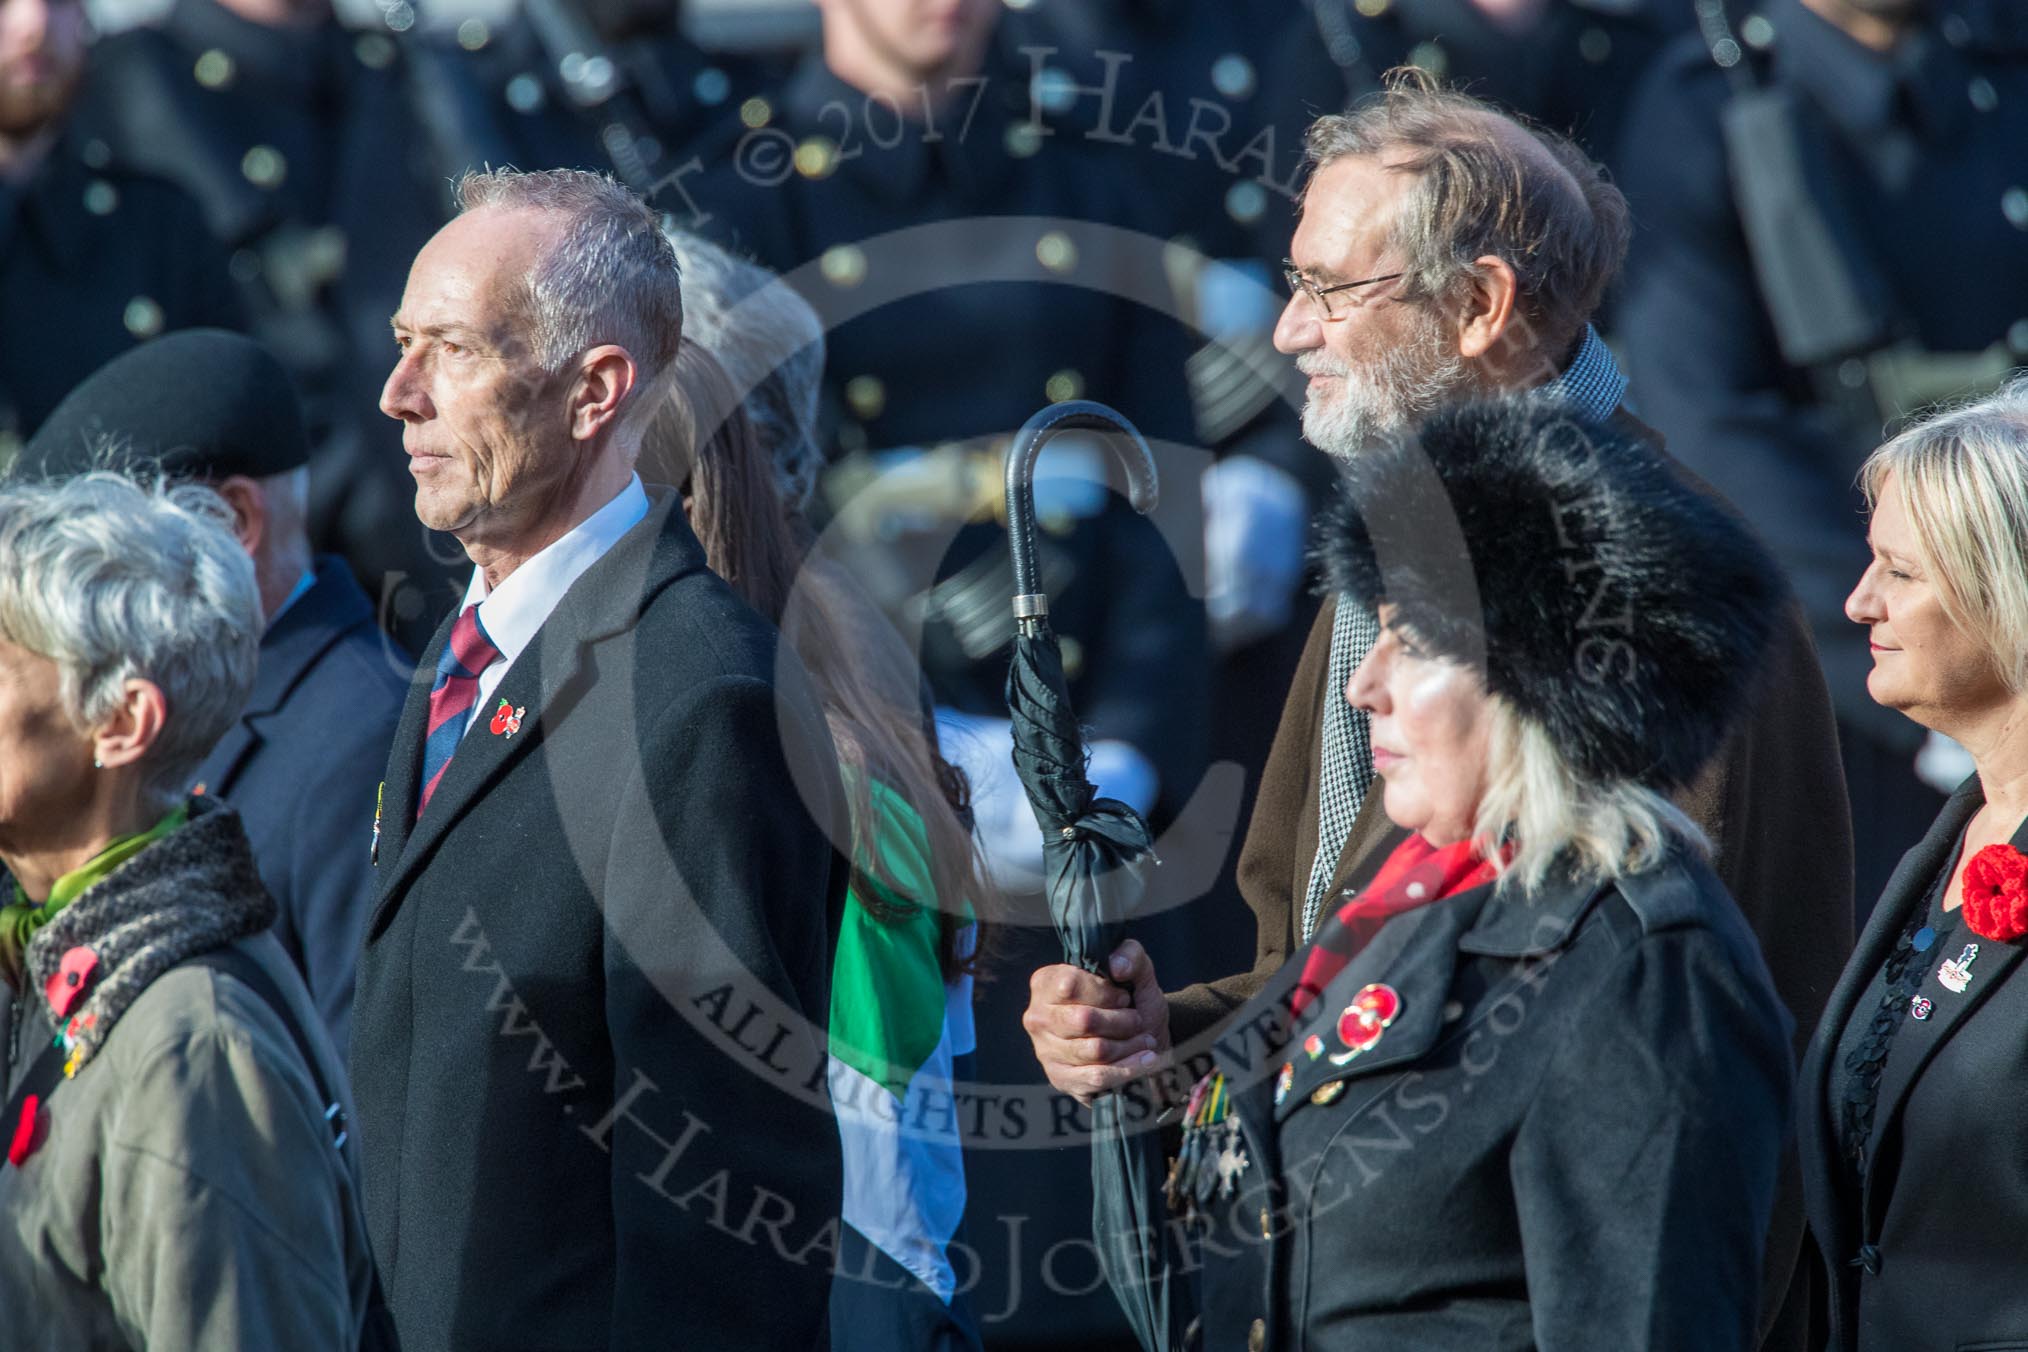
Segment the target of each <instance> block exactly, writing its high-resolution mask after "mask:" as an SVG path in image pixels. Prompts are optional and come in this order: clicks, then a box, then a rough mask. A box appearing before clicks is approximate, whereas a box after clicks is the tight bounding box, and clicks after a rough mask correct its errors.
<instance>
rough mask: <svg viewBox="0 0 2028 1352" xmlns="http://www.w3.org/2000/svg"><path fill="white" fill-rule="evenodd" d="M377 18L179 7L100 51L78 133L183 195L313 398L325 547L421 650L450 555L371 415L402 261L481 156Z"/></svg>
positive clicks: (256, 1) (312, 8) (399, 21)
mask: <svg viewBox="0 0 2028 1352" xmlns="http://www.w3.org/2000/svg"><path fill="white" fill-rule="evenodd" d="M383 16H384V21H385V22H384V26H378V27H375V28H373V29H368V30H359V31H354V30H351V29H348V28H346V27H344V26H342V25H341V24H340V23H339V22H338V21H337V20H336V18H334V17H333V15H332V14H331V12H330V10H329V8H328V6H326V5H325V4H324V3H323V0H275V2H273V3H265V2H263V0H176V2H175V3H174V4H173V5H172V6H171V7H170V9H169V11H168V13H167V15H166V16H165V17H164V18H163V19H162V20H161V21H160V23H159V24H158V25H153V26H147V27H142V28H136V29H130V30H127V31H125V32H122V33H119V34H116V35H114V36H112V37H110V38H108V39H106V40H105V41H104V42H102V43H101V44H100V45H99V47H98V48H97V50H96V51H95V53H94V64H93V76H92V80H91V83H90V87H89V88H88V89H87V91H86V93H85V95H84V99H83V101H82V104H81V108H80V120H81V124H82V125H84V126H86V127H88V128H89V129H90V134H91V135H92V136H93V137H94V138H96V139H97V140H98V141H99V142H100V143H102V144H103V145H104V146H105V147H106V148H107V153H108V154H109V155H110V157H111V161H112V162H113V163H115V164H120V165H127V166H133V167H137V168H140V169H143V170H146V171H149V172H153V173H157V174H161V175H163V176H164V177H168V178H171V179H174V180H175V181H177V182H179V183H181V184H182V185H183V186H184V187H185V188H187V189H188V190H189V191H190V192H191V194H192V195H193V196H195V197H196V198H197V199H198V201H199V202H200V203H201V204H202V206H203V208H204V212H205V216H206V218H207V220H208V221H209V223H210V226H211V229H212V232H213V233H214V234H215V235H216V236H217V237H218V238H219V239H220V240H222V241H224V242H225V243H226V244H227V245H228V246H229V247H230V248H232V249H233V250H234V253H233V257H232V269H233V275H234V279H235V280H236V281H237V282H238V283H239V284H240V286H241V288H242V291H243V294H244V295H245V296H246V297H247V300H248V306H249V309H250V310H251V311H252V318H253V322H254V326H255V330H256V332H257V333H258V335H259V336H260V337H261V339H262V340H263V341H264V342H265V343H266V344H267V345H268V346H269V347H270V348H271V349H272V350H273V351H274V352H275V353H276V354H277V355H278V356H280V357H281V358H282V359H283V361H284V362H285V363H287V364H288V366H289V367H290V369H291V370H292V371H293V372H294V373H295V375H296V377H297V380H298V382H299V384H300V385H301V388H302V390H303V396H304V400H305V404H306V411H307V413H308V415H309V418H310V425H311V434H312V436H313V437H314V438H315V439H316V442H317V444H318V452H317V462H318V463H317V474H316V476H315V477H316V485H317V488H316V493H317V496H316V499H315V500H314V501H313V503H312V530H313V532H314V534H315V537H316V539H317V541H318V544H319V545H320V547H323V548H328V549H333V550H335V551H336V552H338V553H341V554H343V555H344V556H345V557H346V558H347V559H348V560H349V561H350V562H351V563H352V565H353V567H354V568H355V570H357V572H358V573H359V575H360V578H361V580H362V581H363V582H365V583H366V584H367V589H368V591H369V593H370V594H372V595H374V596H375V598H376V600H377V601H378V602H379V603H380V605H381V609H382V613H383V615H384V616H385V617H386V618H387V619H388V620H389V621H390V622H396V623H397V627H404V626H405V628H406V630H407V631H408V632H410V633H411V634H417V633H419V634H420V635H421V636H427V634H428V624H427V621H428V619H429V617H430V616H432V615H434V614H435V613H436V612H437V610H438V609H439V608H440V606H439V604H438V603H439V602H446V603H447V602H448V600H450V599H452V598H451V594H450V592H449V591H448V590H447V589H446V587H445V582H446V579H447V578H448V571H447V569H448V567H449V563H448V562H447V561H451V560H455V559H456V558H457V553H456V550H455V549H454V548H445V547H437V546H436V545H435V544H433V541H432V540H431V538H430V537H429V536H428V535H427V534H426V533H425V532H423V531H421V530H420V529H419V528H418V527H417V526H416V525H415V524H414V522H413V520H412V516H413V513H412V512H411V510H410V499H411V495H412V492H413V485H412V483H411V482H410V479H409V475H408V471H407V464H406V461H405V460H404V458H403V456H402V453H401V445H400V438H399V437H398V436H397V435H396V434H395V431H394V429H392V428H391V427H390V426H389V425H388V423H387V420H386V419H385V418H383V417H381V416H380V415H379V413H378V412H377V410H376V402H377V400H378V398H379V389H380V381H381V377H382V376H383V375H384V374H385V369H386V365H387V361H388V353H389V352H390V351H391V348H390V343H391V341H392V340H391V339H390V338H389V336H388V328H387V320H388V316H389V315H391V314H393V313H394V310H395V307H396V306H397V305H398V304H399V302H400V298H401V288H402V285H403V282H404V281H405V280H406V277H407V269H408V263H409V260H410V259H411V258H413V257H414V256H415V253H416V251H417V249H419V248H420V247H421V245H422V243H423V241H425V240H426V239H428V238H429V236H430V235H431V233H432V232H433V231H434V230H435V229H436V227H437V226H438V225H440V224H441V223H442V222H443V221H444V220H445V219H446V215H447V212H448V207H449V197H448V194H449V191H450V186H449V185H450V181H451V179H452V178H454V177H455V175H456V174H458V173H459V172H460V171H462V170H463V169H464V168H465V167H466V166H467V164H468V163H470V162H472V161H474V160H476V159H478V158H482V157H483V155H484V153H485V150H484V146H483V143H481V144H479V145H477V146H474V145H468V144H466V143H465V141H464V139H463V137H464V133H465V132H466V131H467V130H468V128H467V127H466V125H465V123H463V122H462V121H461V120H460V119H459V118H457V117H455V116H453V115H451V114H452V112H453V111H454V109H453V108H452V106H450V105H447V104H446V103H445V102H444V101H443V99H442V98H441V97H439V95H440V92H441V91H440V90H438V88H437V86H436V85H435V84H434V83H433V82H432V80H431V71H430V69H429V68H427V67H426V66H419V65H418V64H417V63H415V62H412V61H411V60H409V59H408V56H407V53H406V51H405V46H406V42H405V39H404V38H403V36H402V33H401V31H400V30H403V29H406V28H407V27H408V26H410V25H411V24H413V23H414V21H415V14H414V11H413V9H411V8H410V6H409V5H408V4H406V3H392V4H390V5H389V6H386V7H384V9H383ZM404 583H405V584H408V585H407V588H404V587H403V585H402V584H404Z"/></svg>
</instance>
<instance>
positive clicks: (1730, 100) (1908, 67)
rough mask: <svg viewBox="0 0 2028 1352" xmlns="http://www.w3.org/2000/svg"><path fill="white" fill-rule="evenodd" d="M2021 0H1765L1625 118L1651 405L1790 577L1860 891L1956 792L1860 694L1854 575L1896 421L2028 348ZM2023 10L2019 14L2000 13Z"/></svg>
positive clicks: (1638, 346)
mask: <svg viewBox="0 0 2028 1352" xmlns="http://www.w3.org/2000/svg"><path fill="white" fill-rule="evenodd" d="M2010 11H2012V7H2010V6H2007V5H2004V4H1995V5H1991V6H1987V7H1983V8H1981V7H1975V6H1974V5H1970V4H1964V3H1951V4H1938V5H1936V6H1934V7H1932V6H1931V5H1929V4H1926V3H1923V0H1808V2H1807V3H1806V2H1805V0H1766V3H1765V4H1764V5H1763V6H1762V8H1761V10H1760V12H1759V13H1757V14H1754V15H1751V16H1741V17H1740V18H1739V19H1738V22H1737V24H1736V27H1734V26H1732V25H1729V24H1728V25H1724V26H1719V27H1714V28H1713V29H1712V31H1711V33H1710V35H1709V36H1710V39H1711V40H1710V41H1709V42H1708V43H1707V42H1705V41H1700V40H1699V39H1698V38H1697V37H1695V36H1693V37H1690V38H1687V39H1685V40H1684V41H1683V42H1681V43H1680V44H1679V45H1677V46H1675V47H1674V48H1672V49H1671V50H1670V51H1669V52H1668V53H1667V55H1666V56H1665V57H1664V59H1663V60H1662V62H1661V64H1660V65H1659V66H1658V68H1657V70H1656V73H1655V75H1654V78H1653V80H1652V81H1651V83H1650V84H1649V86H1648V89H1647V92H1646V94H1645V96H1644V97H1643V98H1642V100H1641V101H1640V102H1639V104H1638V105H1637V106H1636V108H1635V110H1634V113H1633V116H1632V119H1631V121H1630V123H1629V126H1628V138H1629V139H1628V143H1627V148H1626V153H1625V154H1624V155H1623V156H1622V160H1623V163H1624V165H1625V170H1624V174H1623V182H1624V184H1625V186H1626V189H1627V195H1628V197H1629V199H1630V200H1631V202H1632V206H1633V210H1634V214H1635V217H1636V219H1638V220H1639V221H1641V222H1642V225H1643V229H1642V230H1640V231H1638V232H1636V235H1635V238H1634V245H1633V251H1632V255H1631V259H1630V261H1629V264H1628V268H1627V282H1626V291H1625V295H1624V299H1623V304H1622V307H1621V311H1620V321H1621V329H1622V334H1623V336H1624V337H1625V339H1626V343H1627V349H1628V353H1629V356H1630V358H1631V362H1632V365H1633V369H1634V377H1635V380H1636V381H1637V382H1638V388H1639V389H1640V391H1641V415H1642V416H1643V417H1644V418H1646V419H1647V420H1648V421H1649V422H1651V423H1652V424H1654V426H1655V427H1657V428H1658V429H1660V431H1661V432H1662V433H1663V434H1664V435H1665V436H1666V437H1667V439H1668V445H1669V449H1670V451H1671V452H1673V453H1674V454H1675V455H1676V456H1678V457H1680V458H1681V459H1682V460H1683V461H1684V462H1685V463H1687V464H1688V465H1690V466H1691V467H1692V468H1693V469H1695V470H1696V471H1697V472H1698V473H1699V474H1702V475H1703V476H1705V477H1706V478H1708V479H1710V480H1711V481H1712V482H1713V483H1715V484H1716V485H1717V486H1718V487H1719V488H1720V489H1721V490H1722V491H1723V492H1724V493H1725V495H1726V496H1727V497H1728V498H1730V499H1731V500H1732V501H1733V502H1735V503H1738V504H1739V505H1740V507H1741V508H1742V509H1743V510H1745V511H1746V512H1747V513H1748V515H1749V516H1750V517H1751V518H1752V519H1753V521H1754V523H1755V524H1756V525H1757V526H1758V527H1759V528H1760V530H1761V532H1762V534H1763V535H1764V536H1765V537H1766V538H1767V539H1768V540H1769V541H1770V543H1772V544H1773V546H1774V548H1775V550H1776V553H1777V555H1778V556H1779V557H1780V559H1781V561H1782V563H1783V565H1784V566H1785V567H1786V568H1787V569H1788V571H1789V574H1790V576H1791V577H1792V578H1793V579H1794V582H1795V586H1796V590H1797V592H1798V593H1799V594H1800V595H1801V598H1802V601H1803V604H1804V606H1805V608H1806V609H1807V610H1808V611H1809V613H1810V616H1811V619H1812V622H1813V628H1814V629H1815V631H1816V635H1817V646H1818V650H1819V652H1820V654H1821V656H1822V659H1823V663H1824V668H1825V674H1826V676H1827V677H1828V679H1829V682H1830V687H1831V697H1832V701H1833V703H1834V705H1835V707H1836V708H1837V710H1838V715H1839V734H1840V739H1841V742H1842V744H1843V750H1844V753H1845V760H1846V775H1847V782H1848V787H1849V789H1850V796H1851V801H1852V813H1853V826H1854V832H1853V834H1854V837H1855V840H1856V842H1857V846H1858V860H1857V863H1858V889H1857V894H1858V896H1859V898H1860V904H1861V905H1862V906H1864V905H1870V904H1871V901H1872V898H1874V897H1876V896H1878V895H1879V894H1880V891H1881V889H1882V888H1883V887H1884V886H1885V884H1886V881H1887V877H1888V875H1889V874H1890V873H1891V871H1892V870H1893V867H1894V864H1895V862H1896V861H1897V860H1898V859H1899V858H1900V856H1901V853H1902V851H1903V850H1905V849H1907V848H1908V847H1909V846H1910V845H1912V844H1914V843H1915V842H1916V841H1917V840H1918V839H1920V838H1921V836H1922V834H1923V832H1924V830H1925V829H1926V828H1927V826H1928V824H1929V822H1930V821H1931V820H1932V819H1933V818H1934V817H1935V815H1936V813H1937V811H1938V810H1939V807H1940V805H1941V803H1942V801H1943V800H1942V798H1941V796H1940V795H1939V794H1938V793H1937V792H1936V791H1935V790H1934V789H1932V788H1930V787H1929V786H1927V785H1925V784H1924V783H1923V782H1922V781H1921V780H1919V779H1918V778H1917V775H1916V771H1915V763H1916V757H1917V754H1918V752H1919V750H1921V749H1922V745H1923V744H1922V734H1921V731H1920V730H1919V729H1915V728H1913V727H1912V725H1910V724H1908V723H1907V722H1906V721H1904V720H1902V719H1899V718H1896V717H1894V716H1893V715H1892V714H1889V713H1887V712H1885V711H1883V710H1882V709H1881V708H1880V707H1879V706H1878V705H1876V704H1874V703H1873V702H1872V700H1870V699H1869V698H1868V697H1867V694H1866V683H1865V673H1866V671H1867V670H1868V669H1870V666H1871V661H1870V656H1869V654H1868V652H1867V647H1866V637H1865V633H1864V631H1863V630H1862V629H1860V628H1859V627H1857V626H1855V625H1853V624H1852V623H1851V622H1850V621H1849V620H1847V619H1846V617H1845V614H1844V599H1845V596H1846V593H1847V592H1848V591H1849V590H1850V583H1851V579H1852V577H1853V576H1854V575H1855V574H1856V573H1858V572H1859V571H1861V570H1863V569H1864V567H1865V566H1866V562H1867V552H1866V545H1865V540H1864V537H1863V533H1862V532H1860V531H1859V530H1858V529H1857V528H1856V526H1857V523H1858V522H1859V521H1860V520H1861V519H1862V517H1861V504H1860V502H1859V499H1858V497H1857V493H1856V490H1855V488H1854V486H1853V476H1854V474H1855V473H1856V471H1857V469H1858V466H1859V464H1860V462H1861V461H1862V460H1863V459H1864V458H1865V456H1866V454H1867V452H1869V451H1870V450H1871V449H1872V448H1873V447H1874V446H1875V445H1876V444H1877V443H1878V442H1879V440H1880V439H1881V432H1882V428H1883V426H1884V425H1886V424H1888V423H1890V422H1893V421H1896V420H1898V419H1900V418H1901V417H1903V416H1905V415H1907V414H1909V413H1911V412H1913V411H1915V409H1916V408H1918V407H1920V406H1921V405H1922V404H1924V403H1926V402H1928V401H1930V400H1932V399H1935V398H1940V397H1948V396H1951V395H1962V394H1966V393H1971V392H1974V391H1976V390H1977V389H1979V388H1980V387H1982V386H1988V385H1992V384H1996V383H1997V382H1998V380H1999V379H2000V378H2002V377H2003V376H2004V375H2005V373H2006V371H2007V370H2008V369H2009V368H2010V367H2011V366H2013V365H2015V364H2016V363H2018V362H2019V361H2020V359H2021V356H2022V353H2023V351H2024V350H2028V155H2024V150H2023V145H2024V142H2023V135H2022V120H2021V119H2022V114H2023V110H2024V109H2028V42H2024V41H2023V38H2024V36H2028V34H2024V33H2023V31H2022V20H2021V19H2020V18H2019V16H2018V12H2017V11H2015V12H2010ZM2010 30H2011V31H2010Z"/></svg>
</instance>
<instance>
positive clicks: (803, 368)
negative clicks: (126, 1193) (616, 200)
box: [669, 230, 824, 508]
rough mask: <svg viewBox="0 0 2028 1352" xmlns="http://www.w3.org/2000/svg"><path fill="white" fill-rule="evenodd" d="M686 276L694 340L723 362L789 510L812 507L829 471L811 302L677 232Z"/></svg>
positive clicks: (674, 241)
mask: <svg viewBox="0 0 2028 1352" xmlns="http://www.w3.org/2000/svg"><path fill="white" fill-rule="evenodd" d="M669 242H670V244H671V245H672V246H673V247H674V248H675V250H676V258H677V262H678V265H679V266H680V267H681V268H682V270H683V313H684V325H685V332H686V333H687V334H688V335H689V337H690V340H691V341H692V342H694V343H696V344H697V345H698V346H699V347H701V348H703V349H704V350H705V351H707V352H709V353H710V354H711V355H712V356H714V357H716V358H717V359H718V364H719V365H720V366H722V367H724V368H725V373H726V374H727V375H728V376H730V377H731V378H732V382H733V387H734V388H735V389H739V390H743V391H745V395H744V398H743V399H742V400H741V407H743V408H744V409H745V410H746V416H747V418H748V420H749V421H751V422H752V423H753V426H754V431H755V432H756V433H758V434H759V436H760V440H761V445H762V447H763V449H764V450H765V451H766V452H767V455H768V457H769V459H770V460H771V461H772V462H773V465H774V470H775V484H776V487H777V488H778V489H779V490H780V492H781V495H782V501H783V502H784V503H785V504H787V505H788V506H790V507H793V508H802V507H806V506H808V505H809V501H810V494H811V492H812V491H813V490H814V489H815V488H816V486H817V474H818V472H819V471H820V470H821V469H822V468H823V467H824V452H823V448H822V447H821V446H819V445H818V442H817V408H818V401H819V399H820V397H821V394H822V390H823V380H824V326H823V324H822V322H821V321H819V320H818V318H817V312H816V311H815V310H813V309H811V308H810V303H809V302H808V301H806V300H804V299H803V298H802V296H801V295H799V294H798V293H797V292H796V289H795V288H794V287H792V286H790V285H789V284H788V283H787V282H785V281H783V280H782V279H781V278H780V277H778V276H776V275H775V274H774V273H772V272H770V271H768V269H766V268H764V267H761V266H760V265H759V264H757V263H749V262H747V261H746V260H745V259H743V258H739V257H737V256H735V255H733V254H731V253H728V252H727V251H726V250H724V249H721V248H720V247H719V246H718V245H716V244H713V243H712V242H711V241H710V240H707V239H703V238H701V237H699V236H697V235H693V234H691V233H689V232H688V231H684V230H673V231H671V232H670V235H669Z"/></svg>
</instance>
